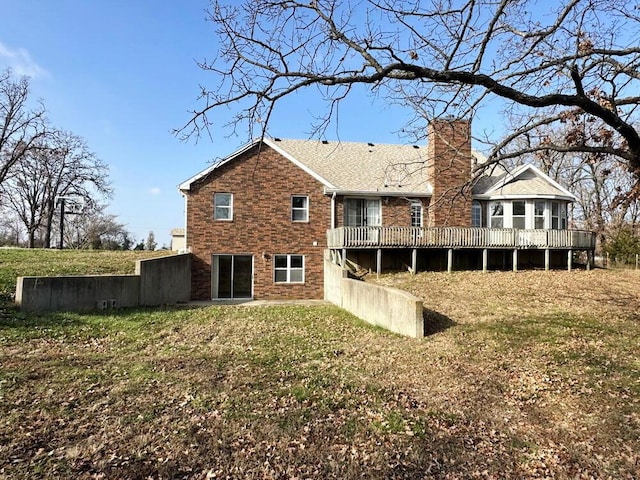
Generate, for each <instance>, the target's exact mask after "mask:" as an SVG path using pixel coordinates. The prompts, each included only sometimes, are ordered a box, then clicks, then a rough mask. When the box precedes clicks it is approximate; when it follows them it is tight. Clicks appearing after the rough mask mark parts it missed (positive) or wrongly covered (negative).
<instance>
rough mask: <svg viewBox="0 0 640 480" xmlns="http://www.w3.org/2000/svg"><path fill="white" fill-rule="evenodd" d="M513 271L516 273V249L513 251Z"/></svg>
mask: <svg viewBox="0 0 640 480" xmlns="http://www.w3.org/2000/svg"><path fill="white" fill-rule="evenodd" d="M513 271H514V272H517V271H518V249H517V248H514V249H513Z"/></svg>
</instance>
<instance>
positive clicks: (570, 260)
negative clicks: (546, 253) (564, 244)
mask: <svg viewBox="0 0 640 480" xmlns="http://www.w3.org/2000/svg"><path fill="white" fill-rule="evenodd" d="M572 268H573V250H569V251H567V270H569V271H571V269H572Z"/></svg>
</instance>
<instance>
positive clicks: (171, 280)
mask: <svg viewBox="0 0 640 480" xmlns="http://www.w3.org/2000/svg"><path fill="white" fill-rule="evenodd" d="M136 275H139V276H140V305H146V306H154V305H164V304H172V303H179V302H188V301H189V299H190V297H191V254H182V255H172V256H170V257H160V258H149V259H147V260H138V261H137V262H136Z"/></svg>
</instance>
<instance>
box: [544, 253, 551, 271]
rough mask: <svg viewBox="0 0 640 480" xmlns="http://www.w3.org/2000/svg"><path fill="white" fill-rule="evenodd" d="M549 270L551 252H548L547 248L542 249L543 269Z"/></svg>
mask: <svg viewBox="0 0 640 480" xmlns="http://www.w3.org/2000/svg"><path fill="white" fill-rule="evenodd" d="M549 268H551V250H549V249H548V248H545V249H544V269H545V270H546V271H549Z"/></svg>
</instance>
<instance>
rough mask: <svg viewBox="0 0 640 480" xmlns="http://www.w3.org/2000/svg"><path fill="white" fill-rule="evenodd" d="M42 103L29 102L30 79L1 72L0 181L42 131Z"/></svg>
mask: <svg viewBox="0 0 640 480" xmlns="http://www.w3.org/2000/svg"><path fill="white" fill-rule="evenodd" d="M44 114H45V111H44V107H43V106H42V104H38V106H37V107H35V108H31V107H30V106H29V79H28V78H27V77H21V78H19V79H15V78H14V76H13V74H12V72H11V70H4V71H3V72H0V185H2V183H3V182H4V181H5V179H6V178H7V176H8V175H9V174H10V173H11V170H12V168H13V167H14V166H15V165H16V164H17V163H18V162H20V160H22V158H24V156H25V155H26V154H27V152H29V151H30V150H32V149H33V148H34V147H36V146H37V144H38V141H39V140H40V139H41V138H42V137H43V136H44V135H45V133H46V130H45V125H46V120H45V117H44Z"/></svg>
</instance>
